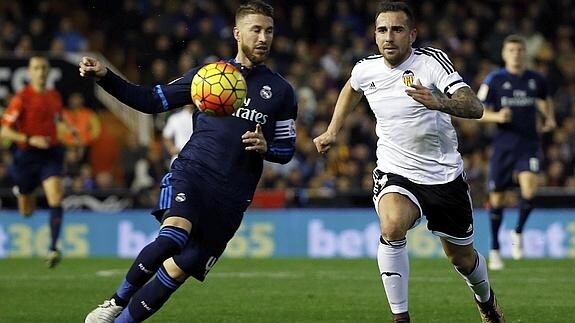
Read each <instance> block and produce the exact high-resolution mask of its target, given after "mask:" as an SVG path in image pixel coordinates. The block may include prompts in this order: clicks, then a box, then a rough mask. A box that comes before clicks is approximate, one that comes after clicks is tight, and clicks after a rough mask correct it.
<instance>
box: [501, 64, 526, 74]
mask: <svg viewBox="0 0 575 323" xmlns="http://www.w3.org/2000/svg"><path fill="white" fill-rule="evenodd" d="M505 69H506V70H507V71H508V72H509V73H510V74H513V75H523V73H524V72H525V68H524V67H522V66H506V67H505Z"/></svg>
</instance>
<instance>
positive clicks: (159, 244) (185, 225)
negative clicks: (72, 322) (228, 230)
mask: <svg viewBox="0 0 575 323" xmlns="http://www.w3.org/2000/svg"><path fill="white" fill-rule="evenodd" d="M191 230H192V223H191V222H190V221H189V220H187V219H185V218H182V217H178V216H171V217H168V218H166V219H165V220H164V221H163V224H162V226H161V228H160V232H159V233H158V236H157V237H156V239H155V240H154V241H152V242H150V243H149V244H148V245H146V246H145V247H144V248H143V249H142V250H141V251H140V253H139V254H138V256H137V257H136V259H135V260H134V262H133V263H132V265H131V266H130V269H128V272H127V273H126V276H125V277H124V279H123V280H122V282H121V283H120V285H119V286H118V288H117V289H116V292H115V293H114V295H112V297H111V298H110V299H109V300H106V301H104V303H103V304H101V305H98V307H97V308H96V309H94V310H93V311H91V312H90V313H88V315H87V316H86V319H85V321H84V322H85V323H111V322H114V319H115V318H116V316H118V315H120V313H121V312H122V310H123V309H124V308H125V307H126V306H127V305H128V303H129V302H130V299H131V298H132V296H134V294H136V293H137V292H138V291H139V290H140V289H141V288H142V287H143V286H144V285H146V282H148V281H149V280H150V279H151V278H152V277H153V276H154V275H155V274H156V275H161V273H160V271H161V270H159V269H160V266H161V265H162V263H164V262H165V261H166V260H167V259H169V258H170V257H172V256H173V255H175V254H177V253H179V252H180V251H181V250H182V249H183V248H184V246H185V244H186V243H187V241H188V237H189V233H190V232H191Z"/></svg>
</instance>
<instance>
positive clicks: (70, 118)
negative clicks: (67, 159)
mask: <svg viewBox="0 0 575 323" xmlns="http://www.w3.org/2000/svg"><path fill="white" fill-rule="evenodd" d="M62 117H63V118H64V121H66V123H67V124H68V125H70V126H72V128H73V129H74V130H75V131H76V134H77V136H73V135H72V134H71V133H69V134H66V135H65V136H64V137H63V142H64V144H65V145H66V146H67V147H68V148H75V149H79V150H80V152H81V154H82V160H85V157H87V156H86V155H87V154H88V151H89V148H90V146H91V145H92V143H94V141H96V140H97V139H98V138H99V137H100V133H101V132H102V126H101V123H100V118H99V117H98V115H97V114H96V112H94V110H92V109H90V108H89V107H87V106H85V102H84V95H82V93H72V94H70V97H69V98H68V106H67V107H66V108H65V109H64V112H63V113H62Z"/></svg>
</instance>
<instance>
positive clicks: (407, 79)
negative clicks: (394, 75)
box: [401, 70, 415, 86]
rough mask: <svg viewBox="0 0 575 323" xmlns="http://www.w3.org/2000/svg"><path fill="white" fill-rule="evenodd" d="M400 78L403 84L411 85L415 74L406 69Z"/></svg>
mask: <svg viewBox="0 0 575 323" xmlns="http://www.w3.org/2000/svg"><path fill="white" fill-rule="evenodd" d="M401 79H402V80H403V84H405V86H412V85H413V82H414V80H415V74H413V72H412V71H410V70H407V71H405V72H403V75H402V76H401Z"/></svg>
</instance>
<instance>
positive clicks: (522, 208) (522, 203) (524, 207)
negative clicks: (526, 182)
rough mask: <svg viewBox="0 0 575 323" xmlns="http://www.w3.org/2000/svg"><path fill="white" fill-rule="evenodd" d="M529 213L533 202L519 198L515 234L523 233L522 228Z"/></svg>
mask: <svg viewBox="0 0 575 323" xmlns="http://www.w3.org/2000/svg"><path fill="white" fill-rule="evenodd" d="M531 211H533V200H527V199H524V198H521V199H520V200H519V220H518V221H517V226H515V232H517V233H521V232H523V227H524V226H525V222H527V218H528V217H529V214H531Z"/></svg>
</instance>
